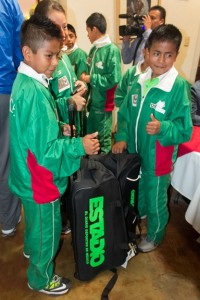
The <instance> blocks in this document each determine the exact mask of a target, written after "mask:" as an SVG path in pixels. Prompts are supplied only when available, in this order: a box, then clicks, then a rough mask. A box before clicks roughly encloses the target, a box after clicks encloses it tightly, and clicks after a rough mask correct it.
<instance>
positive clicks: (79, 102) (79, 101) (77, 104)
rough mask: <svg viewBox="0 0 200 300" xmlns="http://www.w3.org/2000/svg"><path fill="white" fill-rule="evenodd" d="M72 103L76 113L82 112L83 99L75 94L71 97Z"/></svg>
mask: <svg viewBox="0 0 200 300" xmlns="http://www.w3.org/2000/svg"><path fill="white" fill-rule="evenodd" d="M71 98H72V99H73V101H74V104H75V107H76V110H77V111H82V109H83V106H85V104H86V100H85V98H83V97H81V96H80V94H79V93H77V94H75V95H74V96H72V97H71Z"/></svg>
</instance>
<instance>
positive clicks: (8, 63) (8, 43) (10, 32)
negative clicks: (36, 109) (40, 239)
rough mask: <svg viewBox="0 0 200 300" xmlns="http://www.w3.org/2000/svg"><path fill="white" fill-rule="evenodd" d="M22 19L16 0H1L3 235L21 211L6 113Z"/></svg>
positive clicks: (0, 220) (18, 55) (12, 229)
mask: <svg viewBox="0 0 200 300" xmlns="http://www.w3.org/2000/svg"><path fill="white" fill-rule="evenodd" d="M23 19H24V17H23V14H22V11H21V9H20V6H19V4H18V1H17V0H3V1H1V2H0V36H1V38H0V224H1V231H2V236H3V237H6V236H12V235H14V232H15V226H16V225H17V223H18V222H19V221H20V214H21V207H20V202H19V199H18V198H17V197H16V196H14V195H13V194H12V193H11V192H10V190H9V187H8V175H9V118H8V116H9V102H10V93H11V88H12V85H13V81H14V79H15V77H16V74H17V68H18V66H19V63H20V61H21V60H22V54H21V50H20V33H19V32H20V27H21V23H22V21H23Z"/></svg>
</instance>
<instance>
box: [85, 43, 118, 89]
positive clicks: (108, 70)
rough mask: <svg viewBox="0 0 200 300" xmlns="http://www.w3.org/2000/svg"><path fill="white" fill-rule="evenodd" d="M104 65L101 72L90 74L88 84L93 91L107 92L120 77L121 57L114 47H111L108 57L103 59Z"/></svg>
mask: <svg viewBox="0 0 200 300" xmlns="http://www.w3.org/2000/svg"><path fill="white" fill-rule="evenodd" d="M104 64H105V66H104V70H103V72H101V71H99V69H98V70H97V69H96V71H94V72H91V74H90V84H91V86H92V87H93V88H95V89H99V90H102V91H103V90H104V91H107V90H108V89H111V88H113V87H114V86H116V84H118V82H119V81H120V80H121V77H122V71H121V55H120V51H119V49H118V48H117V47H116V46H114V45H111V48H110V51H109V52H108V55H107V56H106V57H105V58H104ZM94 68H95V67H94Z"/></svg>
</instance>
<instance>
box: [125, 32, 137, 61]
mask: <svg viewBox="0 0 200 300" xmlns="http://www.w3.org/2000/svg"><path fill="white" fill-rule="evenodd" d="M137 40H138V39H135V40H134V41H133V42H130V36H124V37H123V43H122V50H121V55H122V61H123V63H124V64H130V63H131V62H132V60H133V54H134V52H135V48H136V45H137Z"/></svg>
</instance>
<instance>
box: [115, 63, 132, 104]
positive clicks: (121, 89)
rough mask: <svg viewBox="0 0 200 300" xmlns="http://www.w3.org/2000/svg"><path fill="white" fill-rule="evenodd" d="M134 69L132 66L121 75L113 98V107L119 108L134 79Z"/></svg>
mask: <svg viewBox="0 0 200 300" xmlns="http://www.w3.org/2000/svg"><path fill="white" fill-rule="evenodd" d="M135 70H136V67H135V66H133V67H131V68H129V69H128V70H127V71H126V72H125V74H124V75H123V77H122V79H121V80H120V82H119V84H118V86H117V89H116V91H115V98H114V103H115V106H117V107H120V106H121V104H122V102H123V100H124V98H125V97H126V95H127V93H128V90H129V87H130V84H131V83H132V80H133V79H134V75H135Z"/></svg>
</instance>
